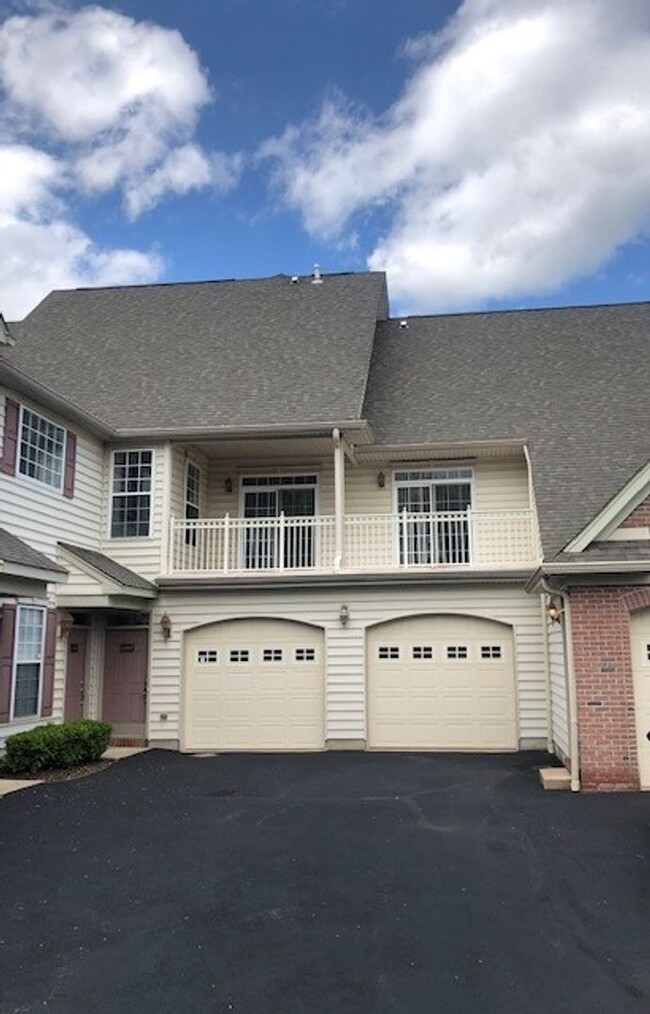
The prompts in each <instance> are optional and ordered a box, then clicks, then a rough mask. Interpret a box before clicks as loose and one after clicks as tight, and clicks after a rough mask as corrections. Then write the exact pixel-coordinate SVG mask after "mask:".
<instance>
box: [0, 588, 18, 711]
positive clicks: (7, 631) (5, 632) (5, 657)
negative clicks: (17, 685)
mask: <svg viewBox="0 0 650 1014" xmlns="http://www.w3.org/2000/svg"><path fill="white" fill-rule="evenodd" d="M15 632H16V607H15V606H14V605H10V604H7V605H5V606H3V608H2V627H1V628H0V722H3V723H6V722H8V721H9V716H10V715H11V676H12V672H13V665H14V635H15Z"/></svg>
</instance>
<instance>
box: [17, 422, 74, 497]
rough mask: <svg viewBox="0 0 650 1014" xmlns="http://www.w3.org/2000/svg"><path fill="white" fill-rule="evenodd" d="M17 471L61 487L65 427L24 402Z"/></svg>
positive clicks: (58, 487)
mask: <svg viewBox="0 0 650 1014" xmlns="http://www.w3.org/2000/svg"><path fill="white" fill-rule="evenodd" d="M19 438H20V443H19V451H18V472H19V474H20V475H26V476H27V477H28V478H30V479H35V480H36V481H37V482H42V483H43V484H44V485H46V486H51V487H52V489H58V490H61V489H62V487H63V466H64V461H65V430H64V429H63V428H62V427H61V426H57V425H56V424H55V423H53V422H50V420H49V419H46V418H45V417H44V416H42V415H39V414H38V413H37V412H32V410H31V409H29V408H25V407H24V406H23V408H22V412H21V415H20V433H19Z"/></svg>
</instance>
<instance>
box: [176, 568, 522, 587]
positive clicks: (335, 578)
mask: <svg viewBox="0 0 650 1014" xmlns="http://www.w3.org/2000/svg"><path fill="white" fill-rule="evenodd" d="M530 578H531V572H530V569H521V568H514V569H511V570H493V569H490V570H487V569H486V570H455V571H448V572H444V573H441V572H437V573H433V572H431V571H427V572H420V571H399V572H387V573H384V574H380V573H377V572H367V573H354V574H351V573H350V572H349V571H348V572H346V573H341V574H314V573H303V574H298V573H292V574H275V575H274V576H272V577H271V576H269V575H268V574H250V575H249V574H238V575H230V576H228V575H225V576H220V575H214V574H207V575H205V576H204V575H197V576H191V577H167V576H161V577H159V578H157V579H156V585H157V586H158V588H159V589H160V591H224V590H226V589H227V590H228V591H230V590H232V591H244V590H250V589H255V590H256V591H258V590H273V589H278V588H282V589H287V588H341V587H343V588H360V587H369V586H370V587H373V588H377V587H395V586H397V585H409V586H412V585H414V584H425V585H475V584H517V585H520V586H522V587H523V586H524V585H526V583H527V582H528V581H529V580H530Z"/></svg>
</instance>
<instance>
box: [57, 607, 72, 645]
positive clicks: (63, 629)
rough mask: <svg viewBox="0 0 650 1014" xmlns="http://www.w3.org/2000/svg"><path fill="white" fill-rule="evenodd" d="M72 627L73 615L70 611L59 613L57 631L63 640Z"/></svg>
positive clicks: (68, 634)
mask: <svg viewBox="0 0 650 1014" xmlns="http://www.w3.org/2000/svg"><path fill="white" fill-rule="evenodd" d="M73 627H74V616H73V615H72V613H61V615H60V616H59V633H60V635H61V638H62V639H63V640H66V639H67V638H68V637H69V636H70V631H71V630H72V628H73Z"/></svg>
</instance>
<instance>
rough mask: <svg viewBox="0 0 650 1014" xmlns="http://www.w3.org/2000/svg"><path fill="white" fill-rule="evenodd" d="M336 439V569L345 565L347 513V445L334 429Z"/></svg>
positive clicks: (334, 439) (339, 433) (337, 430)
mask: <svg viewBox="0 0 650 1014" xmlns="http://www.w3.org/2000/svg"><path fill="white" fill-rule="evenodd" d="M332 439H333V441H334V570H335V571H336V573H338V572H339V571H340V570H341V568H342V566H343V519H344V514H345V447H344V445H343V438H342V436H341V431H340V430H339V429H338V428H335V429H334V430H332Z"/></svg>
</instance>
